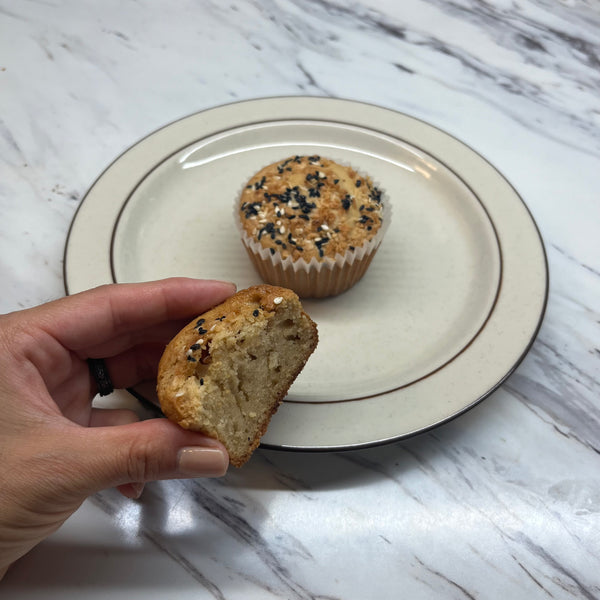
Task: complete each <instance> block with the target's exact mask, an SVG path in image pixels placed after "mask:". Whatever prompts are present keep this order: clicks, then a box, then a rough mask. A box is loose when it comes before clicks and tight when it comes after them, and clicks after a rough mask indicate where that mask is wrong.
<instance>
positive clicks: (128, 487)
mask: <svg viewBox="0 0 600 600" xmlns="http://www.w3.org/2000/svg"><path fill="white" fill-rule="evenodd" d="M117 489H118V490H119V491H120V492H121V494H123V496H125V497H126V498H130V499H131V500H137V499H138V498H139V497H140V496H141V495H142V492H143V491H144V483H143V482H141V481H132V482H131V483H123V484H121V485H119V486H117Z"/></svg>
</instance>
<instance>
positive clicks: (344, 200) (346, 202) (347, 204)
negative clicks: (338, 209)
mask: <svg viewBox="0 0 600 600" xmlns="http://www.w3.org/2000/svg"><path fill="white" fill-rule="evenodd" d="M351 204H352V198H351V197H350V194H346V195H345V196H344V197H343V198H342V207H343V208H344V210H348V209H349V208H350V205H351Z"/></svg>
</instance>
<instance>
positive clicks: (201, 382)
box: [200, 377, 204, 385]
mask: <svg viewBox="0 0 600 600" xmlns="http://www.w3.org/2000/svg"><path fill="white" fill-rule="evenodd" d="M200 385H204V379H203V378H202V377H200Z"/></svg>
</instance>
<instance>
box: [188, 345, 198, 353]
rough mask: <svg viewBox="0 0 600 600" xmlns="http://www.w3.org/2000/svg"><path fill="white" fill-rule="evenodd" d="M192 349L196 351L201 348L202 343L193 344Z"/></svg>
mask: <svg viewBox="0 0 600 600" xmlns="http://www.w3.org/2000/svg"><path fill="white" fill-rule="evenodd" d="M190 350H191V351H192V352H195V351H196V350H200V344H192V345H191V346H190Z"/></svg>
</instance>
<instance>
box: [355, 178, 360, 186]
mask: <svg viewBox="0 0 600 600" xmlns="http://www.w3.org/2000/svg"><path fill="white" fill-rule="evenodd" d="M361 184H362V181H361V180H360V179H357V180H356V183H355V184H354V185H355V186H356V187H360V186H361Z"/></svg>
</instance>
